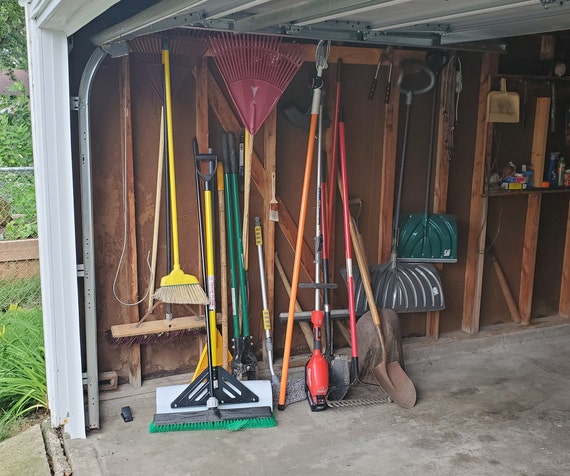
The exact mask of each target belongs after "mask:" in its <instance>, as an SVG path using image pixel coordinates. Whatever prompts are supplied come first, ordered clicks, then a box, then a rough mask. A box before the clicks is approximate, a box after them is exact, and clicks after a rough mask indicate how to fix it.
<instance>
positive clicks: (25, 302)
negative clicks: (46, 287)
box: [0, 277, 42, 315]
mask: <svg viewBox="0 0 570 476" xmlns="http://www.w3.org/2000/svg"><path fill="white" fill-rule="evenodd" d="M41 301H42V293H41V288H40V278H39V277H36V278H26V279H13V280H6V281H0V315H1V313H3V312H7V311H8V310H10V309H11V308H12V309H13V308H16V307H17V308H30V309H31V308H39V307H40V306H41Z"/></svg>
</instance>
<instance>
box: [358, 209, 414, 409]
mask: <svg viewBox="0 0 570 476" xmlns="http://www.w3.org/2000/svg"><path fill="white" fill-rule="evenodd" d="M350 234H351V238H352V245H353V247H354V253H355V254H356V260H357V263H358V268H359V270H360V274H361V277H362V283H363V285H364V290H365V292H366V298H367V300H368V305H369V307H370V313H367V314H365V315H363V316H362V317H361V318H360V320H359V323H360V321H362V319H367V318H368V316H370V317H371V318H372V323H373V324H374V331H375V333H376V336H377V338H378V342H379V343H380V350H381V353H380V355H381V358H382V360H381V361H380V362H379V363H378V364H375V363H372V365H371V367H372V374H373V375H374V377H375V379H376V381H377V382H378V384H379V385H380V387H382V390H384V392H386V394H387V395H388V396H389V397H390V398H391V399H392V400H393V401H394V402H396V404H397V405H398V406H400V407H402V408H412V407H413V406H414V405H415V404H416V388H415V386H414V383H413V382H412V380H411V379H410V377H408V375H407V374H406V372H405V371H404V369H403V368H402V366H401V365H400V363H399V362H398V361H393V362H390V363H387V362H386V361H387V358H388V352H387V350H386V340H385V338H384V332H383V331H382V323H381V321H380V314H379V312H378V308H377V307H376V303H375V301H374V292H373V290H372V284H371V278H370V272H369V269H368V263H367V260H366V255H365V252H364V246H363V244H362V235H361V234H360V233H359V232H358V230H357V228H356V225H355V223H354V219H352V220H351V222H350ZM359 327H361V326H359ZM361 328H362V327H361ZM359 340H360V337H359ZM370 350H372V351H373V350H374V349H370ZM370 350H369V352H367V354H366V355H370ZM359 354H360V351H359ZM372 354H378V353H377V352H372Z"/></svg>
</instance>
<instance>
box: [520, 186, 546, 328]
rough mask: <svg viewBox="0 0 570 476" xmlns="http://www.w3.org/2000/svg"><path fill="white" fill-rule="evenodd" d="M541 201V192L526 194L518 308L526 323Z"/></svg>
mask: <svg viewBox="0 0 570 476" xmlns="http://www.w3.org/2000/svg"><path fill="white" fill-rule="evenodd" d="M541 202H542V194H541V193H531V194H530V195H529V196H528V205H527V209H526V222H525V227H524V242H523V254H522V269H521V283H520V288H519V289H520V290H519V310H520V313H521V322H522V323H523V324H526V325H528V324H530V312H531V307H532V290H533V285H534V267H535V263H536V246H537V241H538V225H539V222H540V204H541Z"/></svg>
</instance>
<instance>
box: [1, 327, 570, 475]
mask: <svg viewBox="0 0 570 476" xmlns="http://www.w3.org/2000/svg"><path fill="white" fill-rule="evenodd" d="M404 352H405V356H406V372H407V373H408V375H409V376H410V377H411V378H412V380H413V381H414V383H415V385H416V388H417V391H418V402H417V405H416V406H415V407H414V408H413V409H410V410H406V409H402V408H399V407H398V406H396V404H394V403H389V404H380V405H375V406H364V407H350V408H335V409H328V410H326V411H324V412H319V413H313V412H311V411H310V409H309V406H308V404H307V403H306V402H299V403H295V404H291V405H288V406H287V408H286V409H285V411H283V412H277V411H276V418H277V421H278V426H277V427H275V428H268V429H248V430H242V431H239V432H229V431H225V430H218V431H192V432H171V433H155V434H150V433H149V432H148V425H149V423H150V422H151V420H152V417H153V414H154V405H155V396H154V387H155V384H156V383H157V381H151V382H149V383H145V384H144V385H143V388H142V389H140V391H138V392H137V393H136V394H135V393H134V392H133V391H129V392H126V390H119V391H117V392H114V394H108V395H106V396H105V398H106V399H105V400H104V401H103V402H102V404H101V414H102V419H101V427H102V428H101V430H97V431H92V432H91V433H90V434H89V436H88V438H87V439H85V440H68V441H66V451H67V453H68V457H69V460H70V462H71V465H72V468H73V475H74V476H83V475H89V476H94V475H100V474H102V475H131V474H132V475H164V474H173V475H222V474H233V475H242V474H243V475H251V474H271V475H273V474H275V475H280V474H294V475H311V476H317V475H327V476H329V475H337V474H355V475H360V474H362V475H370V474H382V475H384V474H385V475H396V474H397V475H417V474H422V475H426V474H427V475H503V476H505V475H521V476H522V475H564V474H570V455H569V451H570V323H569V322H568V320H561V319H559V318H556V319H546V320H543V321H542V322H539V323H537V324H534V325H533V326H531V327H530V328H527V329H522V330H521V328H520V326H516V327H515V326H503V327H501V328H497V327H494V328H493V330H492V331H489V332H486V331H482V332H481V333H480V334H479V335H478V336H467V335H465V334H463V333H457V334H453V335H445V336H442V337H441V338H440V340H439V341H438V343H437V344H433V343H431V344H429V343H427V342H425V341H422V340H421V339H420V340H414V341H412V342H409V343H406V342H405V343H404ZM171 383H172V382H171V381H169V382H168V383H164V382H161V384H162V385H164V384H171ZM176 383H179V382H176ZM370 390H372V393H373V394H374V393H375V392H377V390H375V389H366V391H367V392H370ZM376 394H377V393H376ZM125 405H129V406H130V407H131V409H132V412H133V416H134V421H132V422H130V423H125V422H124V421H123V420H122V418H121V416H120V413H121V407H123V406H125ZM0 473H1V471H0Z"/></svg>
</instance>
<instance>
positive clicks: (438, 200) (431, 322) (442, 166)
mask: <svg viewBox="0 0 570 476" xmlns="http://www.w3.org/2000/svg"><path fill="white" fill-rule="evenodd" d="M440 74H443V73H440ZM440 89H441V91H440V95H439V104H438V105H437V107H438V115H437V121H438V122H437V142H436V144H435V146H436V156H435V174H434V175H435V182H434V190H433V195H434V196H433V208H432V211H433V213H445V212H446V211H447V192H448V189H449V160H448V158H447V154H446V149H445V118H444V115H443V111H444V107H445V103H444V102H445V91H446V82H445V81H440ZM436 267H437V269H438V271H440V272H441V270H442V269H443V265H442V264H437V265H436ZM426 336H427V337H431V338H432V339H437V338H438V337H439V311H430V312H428V313H427V319H426Z"/></svg>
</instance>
